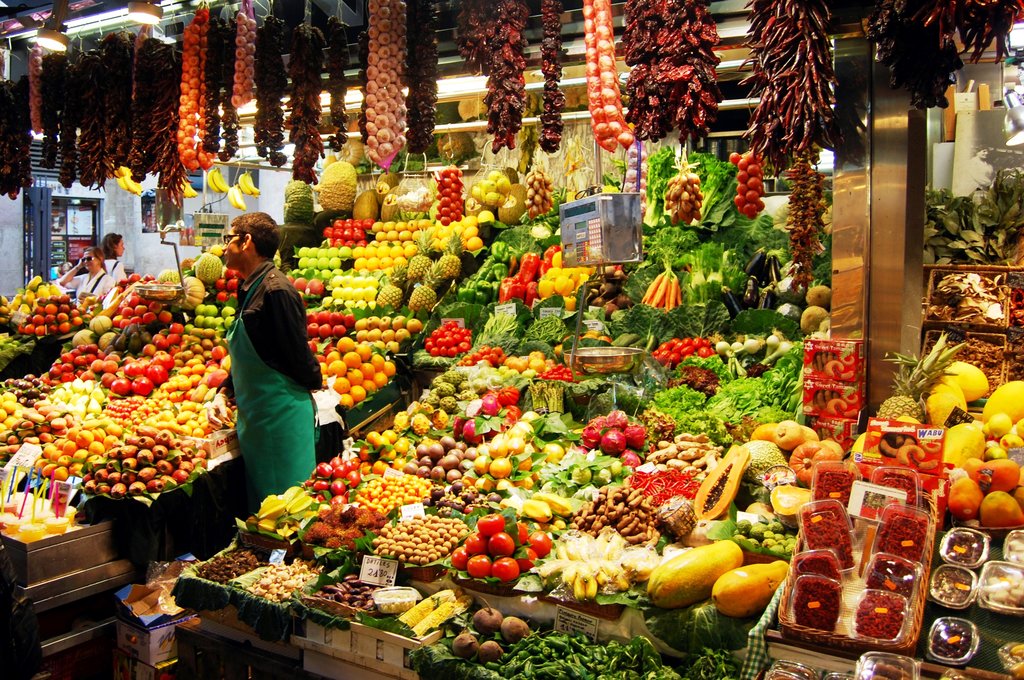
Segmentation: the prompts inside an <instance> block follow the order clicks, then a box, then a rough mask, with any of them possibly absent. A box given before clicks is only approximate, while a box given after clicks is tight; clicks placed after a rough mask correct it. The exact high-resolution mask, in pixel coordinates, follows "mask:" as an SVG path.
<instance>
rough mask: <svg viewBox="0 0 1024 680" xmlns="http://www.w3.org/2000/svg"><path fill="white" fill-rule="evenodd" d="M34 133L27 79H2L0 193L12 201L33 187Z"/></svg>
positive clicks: (0, 84)
mask: <svg viewBox="0 0 1024 680" xmlns="http://www.w3.org/2000/svg"><path fill="white" fill-rule="evenodd" d="M31 130H32V121H31V120H30V115H29V86H28V77H27V76H22V77H21V79H20V80H19V81H18V82H17V83H13V82H11V81H9V80H0V159H2V160H0V193H2V194H7V195H8V196H10V197H11V198H15V197H16V196H17V195H18V193H19V192H20V191H21V190H22V189H23V188H24V189H27V188H28V187H30V186H32V161H31V158H30V155H29V149H30V147H31V144H32V132H31Z"/></svg>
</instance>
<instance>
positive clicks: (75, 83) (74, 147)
mask: <svg viewBox="0 0 1024 680" xmlns="http://www.w3.org/2000/svg"><path fill="white" fill-rule="evenodd" d="M82 56H83V55H79V57H78V59H77V60H75V62H74V63H71V62H68V65H67V68H66V77H65V79H64V107H63V108H62V109H61V115H60V174H59V176H58V181H59V182H60V184H61V186H62V187H64V188H65V189H70V188H71V186H72V185H73V184H74V183H75V180H76V179H77V178H78V126H79V124H80V123H81V121H82V108H83V102H84V96H83V95H84V83H83V81H82V77H81V76H82Z"/></svg>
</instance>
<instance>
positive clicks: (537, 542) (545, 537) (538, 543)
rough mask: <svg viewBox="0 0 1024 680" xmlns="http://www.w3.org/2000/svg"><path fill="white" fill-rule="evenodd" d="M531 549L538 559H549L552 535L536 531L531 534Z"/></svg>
mask: <svg viewBox="0 0 1024 680" xmlns="http://www.w3.org/2000/svg"><path fill="white" fill-rule="evenodd" d="M530 549H531V550H533V551H534V552H535V553H537V557H547V556H548V553H550V552H551V535H550V534H548V532H546V531H534V532H533V533H532V534H530Z"/></svg>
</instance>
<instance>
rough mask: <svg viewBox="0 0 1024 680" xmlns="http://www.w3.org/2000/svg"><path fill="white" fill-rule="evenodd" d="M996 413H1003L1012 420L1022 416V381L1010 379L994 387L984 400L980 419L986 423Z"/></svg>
mask: <svg viewBox="0 0 1024 680" xmlns="http://www.w3.org/2000/svg"><path fill="white" fill-rule="evenodd" d="M996 413H1005V414H1006V415H1008V416H1010V419H1011V420H1012V421H1013V422H1017V421H1018V420H1020V419H1021V418H1024V381H1021V380H1011V381H1010V382H1008V383H1004V384H1002V385H1000V386H999V387H997V388H996V391H995V392H993V393H992V396H990V397H989V398H988V401H987V402H985V410H984V411H982V413H981V419H982V421H984V422H986V423H987V422H988V419H989V418H991V417H992V416H993V415H995V414H996Z"/></svg>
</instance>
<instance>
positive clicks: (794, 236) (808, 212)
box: [786, 150, 825, 287]
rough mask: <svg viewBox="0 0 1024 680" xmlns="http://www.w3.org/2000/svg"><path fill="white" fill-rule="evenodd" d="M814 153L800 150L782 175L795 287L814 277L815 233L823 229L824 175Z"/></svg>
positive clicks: (808, 282)
mask: <svg viewBox="0 0 1024 680" xmlns="http://www.w3.org/2000/svg"><path fill="white" fill-rule="evenodd" d="M816 157H817V153H816V151H814V150H809V151H803V152H800V153H799V154H797V156H796V158H795V160H794V162H793V166H792V167H791V168H790V169H789V170H787V171H786V179H787V180H788V181H789V183H790V184H791V185H792V187H793V188H792V191H791V192H790V194H789V214H788V216H787V217H786V230H787V231H789V250H790V253H791V255H792V257H793V281H794V283H795V284H796V285H797V286H798V287H800V286H809V285H810V283H811V279H813V278H814V261H813V260H814V256H815V255H817V254H818V252H819V251H820V249H821V241H820V238H819V237H820V235H821V233H822V232H823V231H824V229H825V223H824V222H823V220H822V215H823V214H824V213H825V188H824V187H825V176H824V175H822V174H821V173H820V172H818V171H817V170H816V169H815V167H814V165H813V163H812V159H813V158H816Z"/></svg>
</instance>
